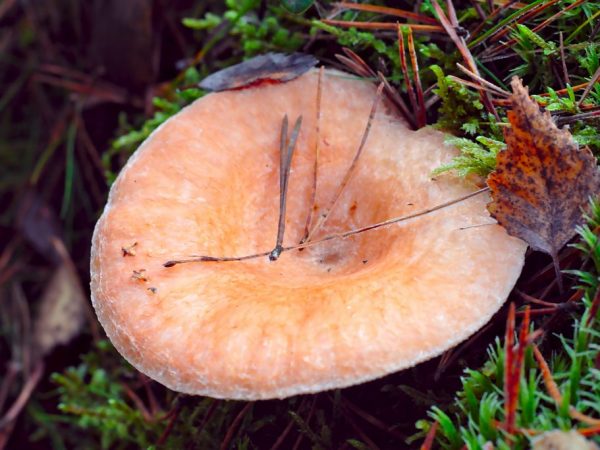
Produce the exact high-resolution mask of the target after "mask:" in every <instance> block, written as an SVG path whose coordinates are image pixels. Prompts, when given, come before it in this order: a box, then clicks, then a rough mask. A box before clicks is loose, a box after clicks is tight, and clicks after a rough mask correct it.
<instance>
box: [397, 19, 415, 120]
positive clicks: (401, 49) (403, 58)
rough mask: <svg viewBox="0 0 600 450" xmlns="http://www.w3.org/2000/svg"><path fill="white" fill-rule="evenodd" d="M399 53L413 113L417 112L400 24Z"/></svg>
mask: <svg viewBox="0 0 600 450" xmlns="http://www.w3.org/2000/svg"><path fill="white" fill-rule="evenodd" d="M398 53H399V54H400V67H401V68H402V75H403V76H404V82H405V83H406V92H408V98H409V100H410V105H411V106H412V109H413V111H417V98H416V96H415V91H414V90H413V87H412V81H411V80H410V77H409V76H408V64H407V63H406V51H405V50H404V33H403V32H402V26H401V25H400V24H398Z"/></svg>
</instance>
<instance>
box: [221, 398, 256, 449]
mask: <svg viewBox="0 0 600 450" xmlns="http://www.w3.org/2000/svg"><path fill="white" fill-rule="evenodd" d="M253 404H254V403H252V402H247V403H246V405H245V406H244V407H243V408H242V409H241V410H240V412H239V413H238V415H237V416H235V419H233V422H232V423H231V425H230V426H229V429H228V430H227V434H225V437H224V438H223V441H222V442H221V447H220V449H221V450H227V449H228V448H229V443H230V442H231V440H232V439H233V437H234V436H235V433H236V431H237V428H238V426H239V425H240V423H241V422H242V419H243V418H244V416H245V415H246V414H247V413H248V411H249V410H250V408H252V405H253Z"/></svg>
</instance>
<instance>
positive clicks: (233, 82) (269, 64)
mask: <svg viewBox="0 0 600 450" xmlns="http://www.w3.org/2000/svg"><path fill="white" fill-rule="evenodd" d="M317 62H318V61H317V59H316V58H314V57H313V56H311V55H306V54H304V53H292V54H290V55H286V54H283V53H266V54H264V55H260V56H256V57H254V58H252V59H249V60H247V61H244V62H243V63H240V64H236V65H235V66H231V67H228V68H226V69H223V70H220V71H218V72H216V73H213V74H212V75H209V76H208V77H206V78H205V79H204V80H202V82H201V83H200V84H199V85H198V86H199V87H201V88H202V89H206V90H209V91H225V90H230V89H243V88H247V87H250V86H255V85H257V84H260V83H283V82H286V81H291V80H293V79H294V78H297V77H299V76H300V75H302V74H303V73H305V72H307V71H309V70H310V69H312V68H313V67H314V66H315V65H316V64H317Z"/></svg>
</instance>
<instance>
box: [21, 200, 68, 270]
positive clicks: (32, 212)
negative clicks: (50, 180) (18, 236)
mask: <svg viewBox="0 0 600 450" xmlns="http://www.w3.org/2000/svg"><path fill="white" fill-rule="evenodd" d="M20 203H21V204H20V205H19V213H18V217H17V227H18V228H19V230H20V231H21V233H22V234H23V236H24V237H25V238H26V239H27V240H28V241H29V242H30V243H31V245H32V246H33V247H34V248H35V249H36V250H37V251H38V252H40V253H41V254H42V255H44V256H45V257H46V258H47V259H48V260H49V261H51V262H52V263H54V264H57V263H58V262H59V261H60V260H61V256H60V255H59V253H58V252H57V250H56V247H55V245H54V243H53V242H55V241H57V240H58V241H61V240H62V238H61V235H62V233H61V227H60V224H59V221H58V219H57V217H56V215H55V214H54V211H52V210H51V209H50V207H49V206H48V205H47V204H46V203H45V202H44V200H43V199H42V198H41V197H40V196H39V195H38V194H37V192H34V191H32V190H29V191H27V192H26V193H25V195H23V197H22V199H21V202H20Z"/></svg>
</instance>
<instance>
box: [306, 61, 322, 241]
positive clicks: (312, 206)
mask: <svg viewBox="0 0 600 450" xmlns="http://www.w3.org/2000/svg"><path fill="white" fill-rule="evenodd" d="M324 73H325V67H324V66H321V68H320V69H319V78H318V80H317V105H316V111H317V112H316V118H315V162H314V165H313V179H312V187H311V193H310V200H309V202H308V204H309V208H308V215H307V217H306V224H305V225H304V235H303V236H302V239H301V240H300V243H302V242H304V241H305V240H306V238H307V237H308V233H309V230H310V225H311V222H312V216H313V212H314V211H315V210H316V208H317V205H316V201H317V181H318V175H319V144H320V140H321V97H322V90H323V74H324Z"/></svg>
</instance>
